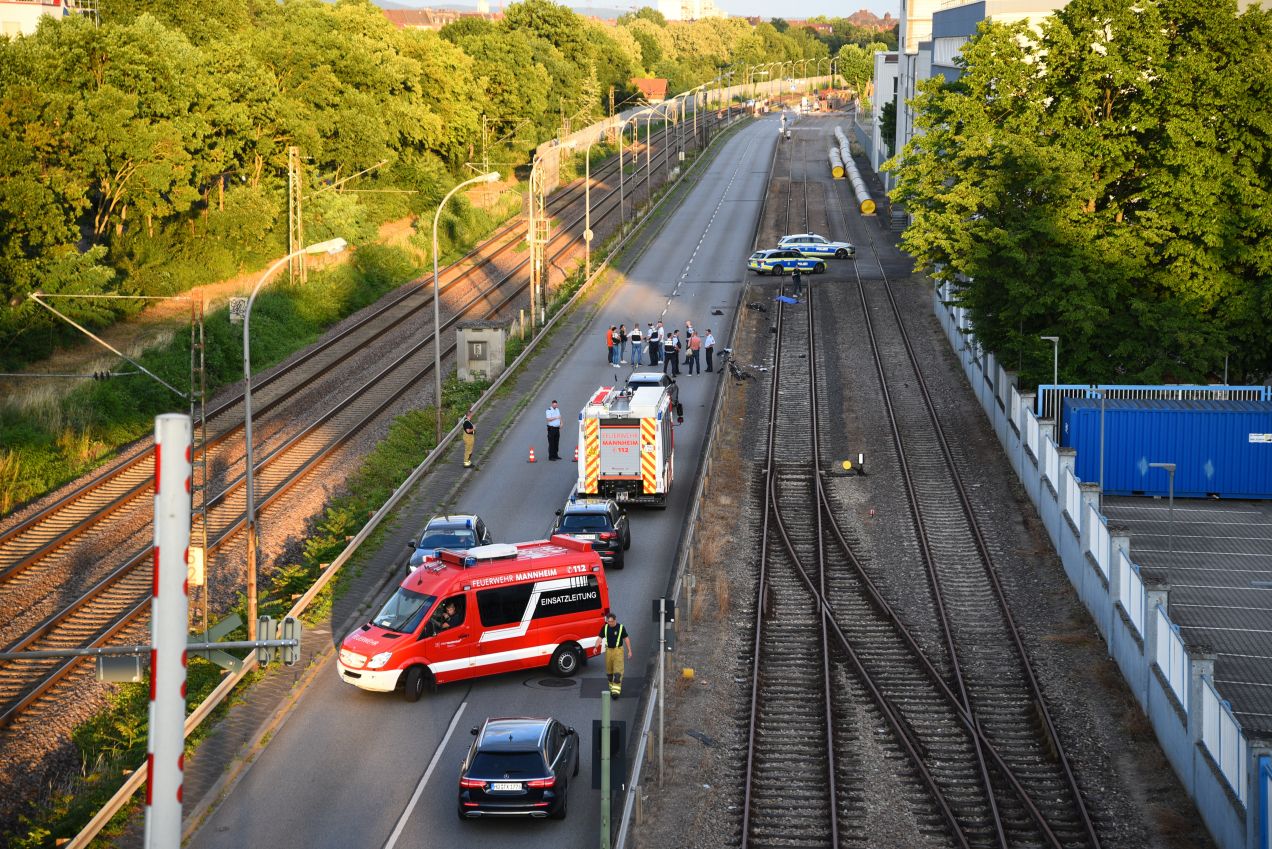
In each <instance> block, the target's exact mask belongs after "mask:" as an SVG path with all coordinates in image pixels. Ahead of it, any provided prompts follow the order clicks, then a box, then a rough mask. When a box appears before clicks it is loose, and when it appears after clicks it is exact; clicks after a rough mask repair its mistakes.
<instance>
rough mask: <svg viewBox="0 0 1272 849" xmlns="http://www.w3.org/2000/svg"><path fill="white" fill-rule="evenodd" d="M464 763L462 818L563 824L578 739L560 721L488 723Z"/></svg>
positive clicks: (576, 764)
mask: <svg viewBox="0 0 1272 849" xmlns="http://www.w3.org/2000/svg"><path fill="white" fill-rule="evenodd" d="M473 738H474V739H473V745H472V747H471V748H470V749H469V750H468V755H467V756H466V757H465V758H464V761H463V763H462V764H460V772H459V818H460V819H461V820H463V819H474V818H479V817H486V816H526V817H537V818H542V817H552V818H553V819H564V818H565V813H566V804H567V800H568V793H569V788H570V779H571V778H573V777H575V776H577V775H578V774H579V735H578V732H576V731H575V730H574V729H573V728H570V727H569V726H568V725H565V724H563V723H561V722H559V721H557V720H555V719H551V718H548V719H532V718H528V717H510V718H504V719H487V720H486V721H485V723H483V724H482V725H481V726H480V727H474V728H473Z"/></svg>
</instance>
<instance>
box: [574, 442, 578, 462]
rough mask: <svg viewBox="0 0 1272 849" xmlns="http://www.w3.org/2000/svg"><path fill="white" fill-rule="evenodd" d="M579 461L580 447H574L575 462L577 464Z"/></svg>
mask: <svg viewBox="0 0 1272 849" xmlns="http://www.w3.org/2000/svg"><path fill="white" fill-rule="evenodd" d="M578 461H579V447H578V446H577V445H575V446H574V462H576V463H577V462H578Z"/></svg>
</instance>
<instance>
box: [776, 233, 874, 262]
mask: <svg viewBox="0 0 1272 849" xmlns="http://www.w3.org/2000/svg"><path fill="white" fill-rule="evenodd" d="M777 246H778V247H779V248H792V249H794V250H797V251H799V252H800V253H802V254H804V256H819V257H833V258H835V259H853V258H855V257H856V256H857V249H856V247H854V246H853V245H852V244H850V243H849V242H832V241H831V240H830V239H827V238H826V237H825V236H819V235H817V234H816V233H796V234H795V235H793V236H783V237H782V238H781V239H779V240H778V242H777Z"/></svg>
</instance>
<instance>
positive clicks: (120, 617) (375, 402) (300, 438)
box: [0, 127, 674, 728]
mask: <svg viewBox="0 0 1272 849" xmlns="http://www.w3.org/2000/svg"><path fill="white" fill-rule="evenodd" d="M673 129H674V128H672V127H666V128H664V130H663V134H662V135H661V137H660V138H661V139H662V141H663V143H662V144H661V145H657V147H658V148H660V149H658V152H657V153H656V154H654V160H652V163H653V167H654V168H666V167H667V166H668V164H669V161H670V156H671V152H672V151H671V147H672V146H671V145H670V144H668V143H666V139H667V134H668V133H670V132H673ZM647 167H648V166H647ZM616 171H617V168H616V163H615V162H614V161H613V160H611V162H610V163H609V165H608V166H607V168H605V169H602V170H601V171H599V172H598V173H597V175H596V177H595V179H596V180H597V181H601V180H604V179H605V176H606V174H607V172H608V173H610V174H612V173H616ZM582 192H583V190H582V186H581V184H580V183H577V182H576V183H574V184H571V185H570V186H568V187H566V189H565V190H564V191H563V192H561V193H558V195H557V196H555V197H554V199H553V200H554V211H555V213H556V214H557V215H558V217H559V218H560V219H564V221H563V223H562V226H560V227H559V228H558V230H557V233H556V234H555V235H554V236H553V238H552V240H551V241H550V243H549V251H550V256H549V262H551V263H556V262H558V261H560V260H561V259H563V258H564V257H565V256H566V255H567V254H568V253H569V252H570V251H571V250H572V249H573V248H574V247H575V246H576V245H577V244H578V243H579V242H580V241H581V239H582V234H581V225H582V222H583V217H584V216H583V212H582V211H581V210H577V209H576V207H577V204H578V200H579V199H580V198H581V197H582ZM592 207H593V209H592V221H593V226H596V224H597V223H599V222H602V221H604V220H605V219H606V218H608V217H610V216H613V215H614V214H616V212H617V211H618V208H619V197H618V190H617V189H615V188H611V189H610V191H608V192H605V193H602V194H601V195H600V196H598V197H597V198H594V199H593V204H592ZM571 209H575V214H574V215H573V216H572V217H570V216H569V212H570V210H571ZM509 236H511V239H509V238H508V237H509ZM523 236H524V227H521V228H520V231H518V225H516V224H514V225H509V226H506V227H504V228H502V229H501V231H499V233H497V234H496V236H495V237H492V239H491V240H488V241H487V242H486V243H485V244H486V246H487V248H486V252H485V253H482V251H481V250H480V249H479V250H478V251H474V252H473V253H471V254H469V255H468V257H466V258H465V260H461V262H460V263H457V264H456V265H453V266H451V267H450V268H449V269H448V276H449V277H450V279H449V280H447V283H446V288H447V289H452V290H453V289H455V288H456V287H457V286H458V285H459V284H460V283H462V282H464V281H466V280H468V278H469V277H470V276H472V275H473V274H474V272H475V271H476V270H477V269H480V268H483V267H485V266H487V265H489V264H490V263H491V262H493V260H494V259H495V257H497V256H498V255H500V254H502V253H504V252H507V251H509V250H511V249H513V247H514V246H515V245H516V244H517V243H518V242H519V241H520V239H521V238H522V237H523ZM492 246H493V249H492ZM465 262H467V263H468V264H466V265H465V264H464V263H465ZM526 262H527V261H526V260H521V261H519V262H517V263H515V265H514V266H513V267H512V268H511V269H509V270H507V271H506V272H504V273H502V274H500V275H498V276H497V279H496V280H495V281H494V282H493V283H492V284H490V285H489V286H487V287H484V288H483V287H482V286H481V285H480V283H478V284H475V285H473V286H472V289H471V290H470V294H468V296H467V297H466V299H465V301H464V302H463V303H462V304H461V305H460V306H459V307H458V308H457V309H456V310H455V311H454V312H453V314H452V316H451V317H450V318H449V319H447V320H446V321H445V322H444V323H443V331H445V330H446V329H449V328H451V327H453V326H454V325H455V324H456V323H457V322H459V321H461V320H465V319H468V318H472V317H475V316H476V317H483V318H491V317H494V316H497V315H500V314H503V313H504V311H505V310H506V309H508V308H509V307H511V306H513V305H514V304H515V303H517V302H518V300H519V299H520V297H521V296H522V295H523V294H524V293H525V291H526V290H527V289H528V286H529V283H528V280H522V279H519V278H520V277H521V275H519V272H521V271H522V270H523V269H524V268H525V266H526ZM461 265H462V267H459V266H461ZM431 298H432V295H431V291H428V292H425V291H424V287H423V286H422V285H420V286H415V287H412V288H410V289H409V290H407V291H405V292H403V293H402V294H400V295H399V296H397V297H395V298H393V299H392V300H391V301H389V302H388V303H387V304H385V305H384V306H382V307H380V308H378V309H377V310H375V311H374V312H373V313H370V314H369V315H367V316H365V317H363V319H362V320H360V321H358V322H357V323H355V324H354V325H352V326H351V327H349V328H347V329H346V330H345V331H342V332H341V333H340V334H338V335H337V336H335V337H333V338H332V339H329V340H327V341H326V342H324V343H323V344H322V345H319V346H315V348H314V349H311V350H310V351H307V352H306V353H305V354H303V355H302V356H301V357H299V358H298V359H297V360H295V361H293V362H291V363H289V364H288V365H286V366H284V367H283V368H281V369H279V370H278V371H277V372H275V373H273V374H271V375H269V376H268V377H267V378H265V379H264V380H262V381H259V382H258V386H267V387H272V389H273V391H272V393H270V394H268V395H265V396H264V397H262V396H260V395H258V396H257V397H258V398H260V399H261V400H260V401H257V402H256V404H255V407H254V413H255V414H256V415H259V414H260V412H261V411H262V410H263V409H273V408H275V407H276V406H278V405H279V404H281V403H282V401H283V400H285V398H286V397H287V395H288V394H289V393H290V392H292V391H295V389H296V387H297V386H303V385H305V384H306V383H307V382H308V380H309V379H311V378H312V376H313V375H314V374H323V373H325V372H326V371H328V370H330V369H332V368H334V367H336V366H338V365H339V364H340V363H341V362H343V361H344V360H346V359H348V358H349V357H350V356H352V355H353V353H354V352H356V351H357V350H358V348H359V347H360V346H362V345H364V344H366V342H367V341H368V340H370V339H372V338H375V337H377V336H379V335H380V334H382V333H384V332H386V331H388V330H391V329H392V328H394V327H396V326H398V325H400V324H401V323H402V322H404V321H406V320H407V319H408V318H410V317H411V316H412V315H415V314H417V313H418V312H419V311H420V310H423V309H426V308H430V309H431V305H432V300H431ZM432 342H433V335H432V334H431V333H430V334H428V335H427V336H426V337H425V338H423V339H422V340H421V341H419V342H418V343H416V344H414V345H411V346H410V347H409V348H407V349H406V350H405V351H404V352H403V353H402V354H401V355H400V356H398V357H397V358H396V359H395V360H394V361H393V362H392V363H390V364H388V365H387V366H385V367H384V368H382V369H381V370H380V371H379V372H378V373H377V374H375V375H374V376H373V377H371V378H370V379H369V380H367V381H365V382H364V383H363V384H362V386H360V387H359V388H358V389H357V390H355V391H354V392H353V393H351V394H350V395H348V396H347V397H346V398H345V399H344V400H342V401H341V402H340V403H338V404H337V405H335V406H334V407H333V408H331V409H329V410H328V411H326V412H325V413H323V414H322V415H321V416H319V417H318V418H317V419H316V420H313V421H311V422H310V423H309V424H308V425H307V426H306V427H305V428H304V429H303V430H301V431H300V432H299V433H297V434H295V435H293V436H292V437H291V438H290V439H288V440H287V441H286V442H285V443H284V444H283V445H281V446H279V447H277V448H275V449H274V450H272V451H270V452H269V453H268V454H267V455H266V456H265V457H264V458H263V459H260V460H259V461H258V464H257V479H258V483H257V486H258V488H259V490H260V491H261V492H262V493H263V496H264V497H263V498H262V499H261V500H260V501H259V502H258V509H259V510H260V511H262V512H265V511H267V510H269V509H270V508H271V507H273V506H275V505H276V504H277V503H278V502H279V501H280V499H282V497H283V496H284V495H285V494H286V493H287V492H288V491H289V490H290V489H291V488H292V487H294V486H296V485H297V484H298V483H299V482H300V481H301V480H302V479H304V477H305V476H306V475H308V474H309V473H311V472H312V471H314V470H315V469H316V468H318V467H319V465H320V464H321V463H322V462H323V460H325V459H326V458H327V457H329V456H330V455H331V454H332V453H333V452H335V451H336V450H338V449H339V448H340V447H341V446H343V445H344V444H345V443H346V442H347V441H348V440H349V439H350V438H351V437H352V436H353V435H354V434H356V433H357V432H359V431H360V430H361V429H362V428H364V427H365V426H367V425H368V424H369V423H370V422H372V421H374V420H375V419H376V418H377V417H379V416H380V415H381V414H382V413H383V412H384V411H385V410H386V409H387V408H389V406H390V405H392V404H393V402H394V401H396V400H397V399H398V398H400V397H401V396H402V395H403V394H404V393H405V392H407V391H409V390H410V389H411V388H412V387H417V386H419V385H421V383H422V382H424V381H425V378H426V377H428V376H429V375H431V370H432V357H431V351H432ZM453 350H454V345H453V344H452V345H451V346H449V347H448V348H447V349H446V351H445V352H444V354H445V355H446V356H449V355H450V354H451V353H452V352H453ZM236 412H237V413H238V417H239V418H241V394H240V395H236V396H234V397H231V398H229V399H227V400H226V401H224V402H222V403H221V404H219V405H218V406H217V407H216V408H215V410H214V411H213V414H214V415H213V416H210V419H214V420H215V421H216V422H218V423H225V424H223V425H222V426H221V427H219V428H218V429H217V431H216V432H215V435H213V436H210V437H209V441H208V447H209V448H211V447H213V446H221V445H228V444H229V443H230V442H231V439H232V437H233V436H235V435H237V434H238V433H240V432H241V426H240V425H239V424H238V423H237V422H236V421H235V413H236ZM151 460H152V453H151V451H149V450H147V451H146V452H144V453H143V454H141V455H138V456H137V457H134V458H132V459H131V460H129V461H126V462H124V463H121V464H118V465H117V466H116V467H114V468H112V469H109V470H107V471H106V472H104V473H103V474H102V475H99V476H98V477H97V478H96V479H94V481H90V482H89V484H87V485H86V486H85V487H83V488H81V490H77V491H76V492H75V493H71V494H70V495H68V496H66V497H65V498H63V499H59V501H58V502H57V503H56V504H54V505H51V507H50V509H49V510H48V511H45V513H44V514H41V515H43V516H44V518H43V520H42V521H43V523H44V527H45V528H51V527H53V526H55V525H56V524H57V523H58V522H65V521H66V520H63V519H60V518H59V517H60V516H61V515H62V514H63V512H64V511H67V510H68V509H71V508H74V507H76V506H78V508H79V510H80V512H81V513H85V512H89V511H88V509H87V508H88V507H89V505H90V504H94V503H96V504H97V505H98V509H100V510H102V511H103V512H111V511H114V510H119V509H121V507H122V506H123V505H124V504H126V503H128V502H129V501H131V502H133V503H140V502H141V501H142V500H143V499H144V497H145V496H146V495H147V494H149V492H150V491H151V489H150V487H151V486H152V479H151V473H150V467H151ZM137 477H140V478H142V479H140V480H130V478H137ZM242 483H243V475H242V474H241V473H240V474H239V475H238V476H237V477H235V478H234V479H233V480H232V481H230V482H229V483H228V484H227V485H226V487H225V488H224V489H223V490H221V491H220V492H219V493H217V494H216V495H215V496H212V497H209V498H208V499H207V508H208V552H207V556H208V557H209V558H210V557H211V556H212V555H213V554H214V553H215V552H216V551H218V550H220V549H222V548H224V547H226V546H227V545H229V543H230V542H231V541H232V540H233V539H234V538H235V537H236V535H237V534H238V532H239V531H240V530H241V529H242V528H243V525H244V522H245V505H244V494H243V486H242ZM94 485H96V488H95V487H94ZM77 493H79V496H78V497H77ZM98 519H99V517H95V516H93V515H84V516H82V517H81V518H80V520H79V522H78V523H73V524H75V525H78V526H77V527H73V528H72V529H70V530H68V531H67V532H66V533H65V534H64V536H65V537H66V538H65V539H63V540H62V541H61V542H57V541H56V540H53V539H47V540H44V541H42V542H40V543H39V544H38V545H37V546H35V547H31V546H28V551H27V553H26V554H25V555H24V554H22V553H19V554H18V555H16V556H14V557H11V558H10V559H9V562H8V563H7V564H5V568H4V571H3V572H0V598H2V597H3V592H4V590H5V589H7V588H8V587H9V586H10V585H12V584H13V583H16V582H19V581H24V580H30V579H37V578H39V577H41V576H39V575H37V574H36V573H37V572H39V570H38V569H37V570H32V571H31V572H29V573H27V574H25V575H24V574H23V573H24V572H25V571H26V570H27V568H28V567H29V566H31V565H33V564H34V563H36V562H38V561H39V560H40V559H41V558H43V557H47V555H48V553H49V552H51V551H55V550H56V549H57V548H58V547H60V546H62V545H65V544H66V542H69V541H70V539H71V538H73V537H74V536H75V535H78V534H81V533H84V532H85V531H87V530H88V529H89V528H90V527H91V526H92V525H94V524H95V523H96V522H97V521H98ZM41 523H42V522H41V519H40V515H37V516H36V517H32V520H28V521H27V522H25V523H21V524H20V525H18V526H15V528H13V529H10V531H11V533H10V534H9V536H8V537H7V538H0V551H2V550H4V548H5V546H6V545H8V544H9V541H12V540H14V539H21V538H22V534H23V533H24V532H29V531H31V530H32V529H34V528H38V527H39V526H40V525H41ZM32 555H35V556H32ZM24 559H26V560H27V562H25V563H24V562H23V560H24ZM0 563H4V561H3V560H0ZM45 579H46V580H47V577H45ZM149 590H150V548H149V546H146V547H144V548H141V549H139V550H137V551H135V552H132V553H131V555H129V556H127V557H125V558H124V561H123V562H122V564H120V565H118V566H116V567H115V568H113V569H111V570H110V571H109V572H108V573H107V574H106V575H105V576H104V577H101V578H100V579H99V580H97V581H96V582H95V583H93V584H92V585H91V586H90V587H88V588H87V590H86V591H84V592H83V593H80V594H78V595H76V596H75V597H74V599H73V600H72V601H71V602H70V603H69V604H66V605H65V606H63V607H62V608H61V609H60V610H58V611H57V612H55V613H53V614H51V615H49V616H47V617H45V618H44V619H43V620H41V621H40V622H38V623H37V624H35V625H34V626H33V627H31V628H29V629H28V630H27V631H26V632H25V633H23V635H22V636H21V637H19V638H18V639H17V640H15V641H13V642H11V643H10V644H9V645H7V646H6V647H5V649H4V650H5V651H24V650H35V649H49V648H92V647H98V646H101V645H105V644H107V643H109V642H110V641H111V640H112V639H114V638H116V637H117V636H118V635H120V634H121V633H123V632H124V631H125V630H126V629H128V628H129V627H130V626H131V625H133V624H135V623H139V622H140V621H142V619H143V618H144V616H145V614H146V612H147V610H148V607H149V598H150V596H149ZM77 663H78V659H71V660H66V661H52V660H49V661H24V662H21V663H7V664H0V728H4V727H6V726H8V725H10V724H11V723H13V722H14V721H15V720H16V719H17V718H18V717H19V716H22V715H24V714H26V713H28V712H29V711H31V710H33V709H36V708H37V706H38V705H39V704H41V701H42V700H44V699H47V698H50V697H51V696H52V694H54V693H55V692H56V688H57V685H58V684H59V683H61V682H63V681H64V680H65V679H66V678H67V676H68V675H69V674H70V673H71V672H72V671H73V670H74V668H75V667H76V665H77Z"/></svg>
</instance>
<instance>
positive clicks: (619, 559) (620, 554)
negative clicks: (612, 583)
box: [614, 550, 626, 569]
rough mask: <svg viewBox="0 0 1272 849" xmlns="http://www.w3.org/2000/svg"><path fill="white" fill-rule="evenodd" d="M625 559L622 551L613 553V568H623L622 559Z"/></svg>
mask: <svg viewBox="0 0 1272 849" xmlns="http://www.w3.org/2000/svg"><path fill="white" fill-rule="evenodd" d="M625 559H626V558H624V557H623V552H622V551H621V550H620V551H619V552H618V554H615V555H614V568H615V569H622V568H623V561H624V560H625Z"/></svg>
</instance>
